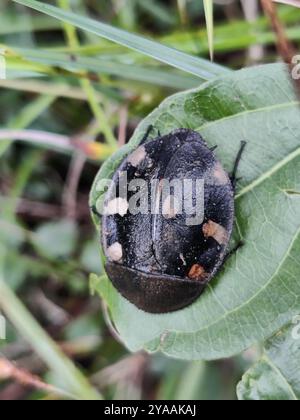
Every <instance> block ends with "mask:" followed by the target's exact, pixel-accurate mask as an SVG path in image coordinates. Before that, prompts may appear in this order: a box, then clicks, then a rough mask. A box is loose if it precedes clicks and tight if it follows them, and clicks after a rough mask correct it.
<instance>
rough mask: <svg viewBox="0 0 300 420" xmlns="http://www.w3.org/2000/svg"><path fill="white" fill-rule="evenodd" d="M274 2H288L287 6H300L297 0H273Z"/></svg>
mask: <svg viewBox="0 0 300 420" xmlns="http://www.w3.org/2000/svg"><path fill="white" fill-rule="evenodd" d="M273 1H275V2H276V3H283V4H288V5H289V6H295V7H300V2H299V0H273Z"/></svg>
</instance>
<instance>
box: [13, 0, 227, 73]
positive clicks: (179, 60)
mask: <svg viewBox="0 0 300 420" xmlns="http://www.w3.org/2000/svg"><path fill="white" fill-rule="evenodd" d="M13 1H15V2H16V3H19V4H22V5H24V6H28V7H31V8H32V9H35V10H37V11H40V12H42V13H45V14H47V15H49V16H52V17H54V18H56V19H59V20H62V21H63V22H67V23H70V24H72V25H74V26H75V27H77V28H80V29H83V30H85V31H88V32H91V33H94V34H96V35H99V36H100V37H102V38H105V39H108V40H110V41H113V42H116V43H118V44H121V45H123V46H125V47H128V48H130V49H133V50H136V51H138V52H140V53H142V54H146V55H148V56H150V57H152V58H155V59H156V60H159V61H162V62H163V63H167V64H169V65H171V66H173V67H176V68H179V69H180V70H183V71H186V72H187V73H191V74H194V75H196V76H198V77H200V78H202V79H205V80H209V79H211V78H213V77H215V76H218V75H220V74H224V72H226V71H229V70H228V69H226V68H224V67H223V66H219V65H217V64H214V63H211V62H209V61H207V60H204V59H200V58H197V57H194V56H191V55H189V54H186V53H183V52H181V51H178V50H175V49H173V48H170V47H167V46H166V45H163V44H160V43H158V42H155V41H152V40H150V39H147V38H144V37H142V36H138V35H135V34H131V33H129V32H127V31H124V30H121V29H118V28H115V27H113V26H110V25H107V24H105V23H102V22H98V21H95V20H93V19H90V18H86V17H84V16H78V15H76V14H74V13H70V12H68V11H65V10H62V9H60V8H58V7H54V6H51V5H49V4H44V3H41V2H38V1H35V0H13Z"/></svg>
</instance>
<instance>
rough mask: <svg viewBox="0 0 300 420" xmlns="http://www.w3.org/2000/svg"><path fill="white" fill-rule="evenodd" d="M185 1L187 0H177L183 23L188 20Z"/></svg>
mask: <svg viewBox="0 0 300 420" xmlns="http://www.w3.org/2000/svg"><path fill="white" fill-rule="evenodd" d="M186 1H187V0H177V8H178V12H179V16H180V21H181V23H182V24H183V25H186V24H187V21H188V15H187V10H186Z"/></svg>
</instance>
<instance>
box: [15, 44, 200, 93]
mask: <svg viewBox="0 0 300 420" xmlns="http://www.w3.org/2000/svg"><path fill="white" fill-rule="evenodd" d="M15 51H17V52H18V53H19V54H21V55H22V57H24V58H26V59H27V60H30V61H32V62H35V63H39V64H45V65H50V66H53V67H55V66H59V67H61V68H63V69H65V70H68V71H70V70H71V71H81V70H85V71H89V72H95V73H100V74H108V75H111V76H117V77H121V78H126V79H129V80H135V81H139V82H145V83H151V84H155V85H158V86H165V87H170V88H173V89H177V90H179V89H189V88H191V87H196V86H198V85H199V84H200V82H201V81H200V80H199V77H195V76H192V75H189V74H182V73H179V72H178V71H176V72H175V71H170V70H169V69H160V68H157V67H154V66H148V67H146V66H140V65H135V64H126V63H120V62H118V61H116V60H110V59H107V58H101V57H97V58H89V57H76V60H73V61H72V59H71V58H70V55H67V54H61V53H58V52H51V51H43V50H39V49H35V50H30V49H27V48H26V49H24V48H15ZM9 64H10V60H9V59H8V65H9ZM43 70H44V71H45V72H46V71H47V70H48V69H47V68H46V69H43V68H41V72H42V71H43ZM48 71H49V70H48ZM205 80H206V79H205Z"/></svg>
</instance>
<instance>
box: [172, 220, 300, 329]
mask: <svg viewBox="0 0 300 420" xmlns="http://www.w3.org/2000/svg"><path fill="white" fill-rule="evenodd" d="M299 235H300V227H299V229H298V230H297V232H296V234H295V235H294V237H293V239H292V241H291V243H290V245H289V247H288V249H287V252H286V253H285V254H284V256H283V258H282V261H281V262H280V264H279V265H278V267H277V268H276V270H275V272H274V273H273V274H272V276H271V277H270V279H269V280H268V281H267V282H266V283H265V284H264V286H263V287H262V288H260V289H259V290H258V292H257V293H255V294H254V295H252V296H251V297H250V298H249V299H248V300H247V301H245V302H243V304H242V305H239V306H237V307H235V308H234V309H232V310H230V311H225V312H224V314H223V315H222V316H220V317H219V318H218V319H217V320H215V321H214V322H212V323H211V324H209V325H207V326H206V327H204V328H200V329H199V330H195V331H193V332H192V331H190V332H186V333H183V332H182V331H180V330H170V333H173V334H182V333H183V334H195V333H199V332H201V331H205V330H209V329H210V328H212V327H213V326H214V325H217V324H218V323H220V322H221V321H222V320H225V321H226V318H227V317H228V316H229V315H231V314H234V313H235V312H238V311H239V310H241V309H242V308H244V307H246V306H248V305H249V304H250V303H251V302H252V301H253V300H254V299H255V298H257V297H258V296H259V295H260V294H261V293H262V292H263V291H264V290H265V289H266V288H267V287H268V286H269V285H270V284H271V282H272V281H273V279H274V277H275V276H277V274H278V273H279V272H280V269H281V268H282V266H283V265H284V263H285V261H286V259H287V258H288V256H289V254H290V251H291V250H292V249H293V246H294V244H295V242H296V240H297V239H298V236H299Z"/></svg>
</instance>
